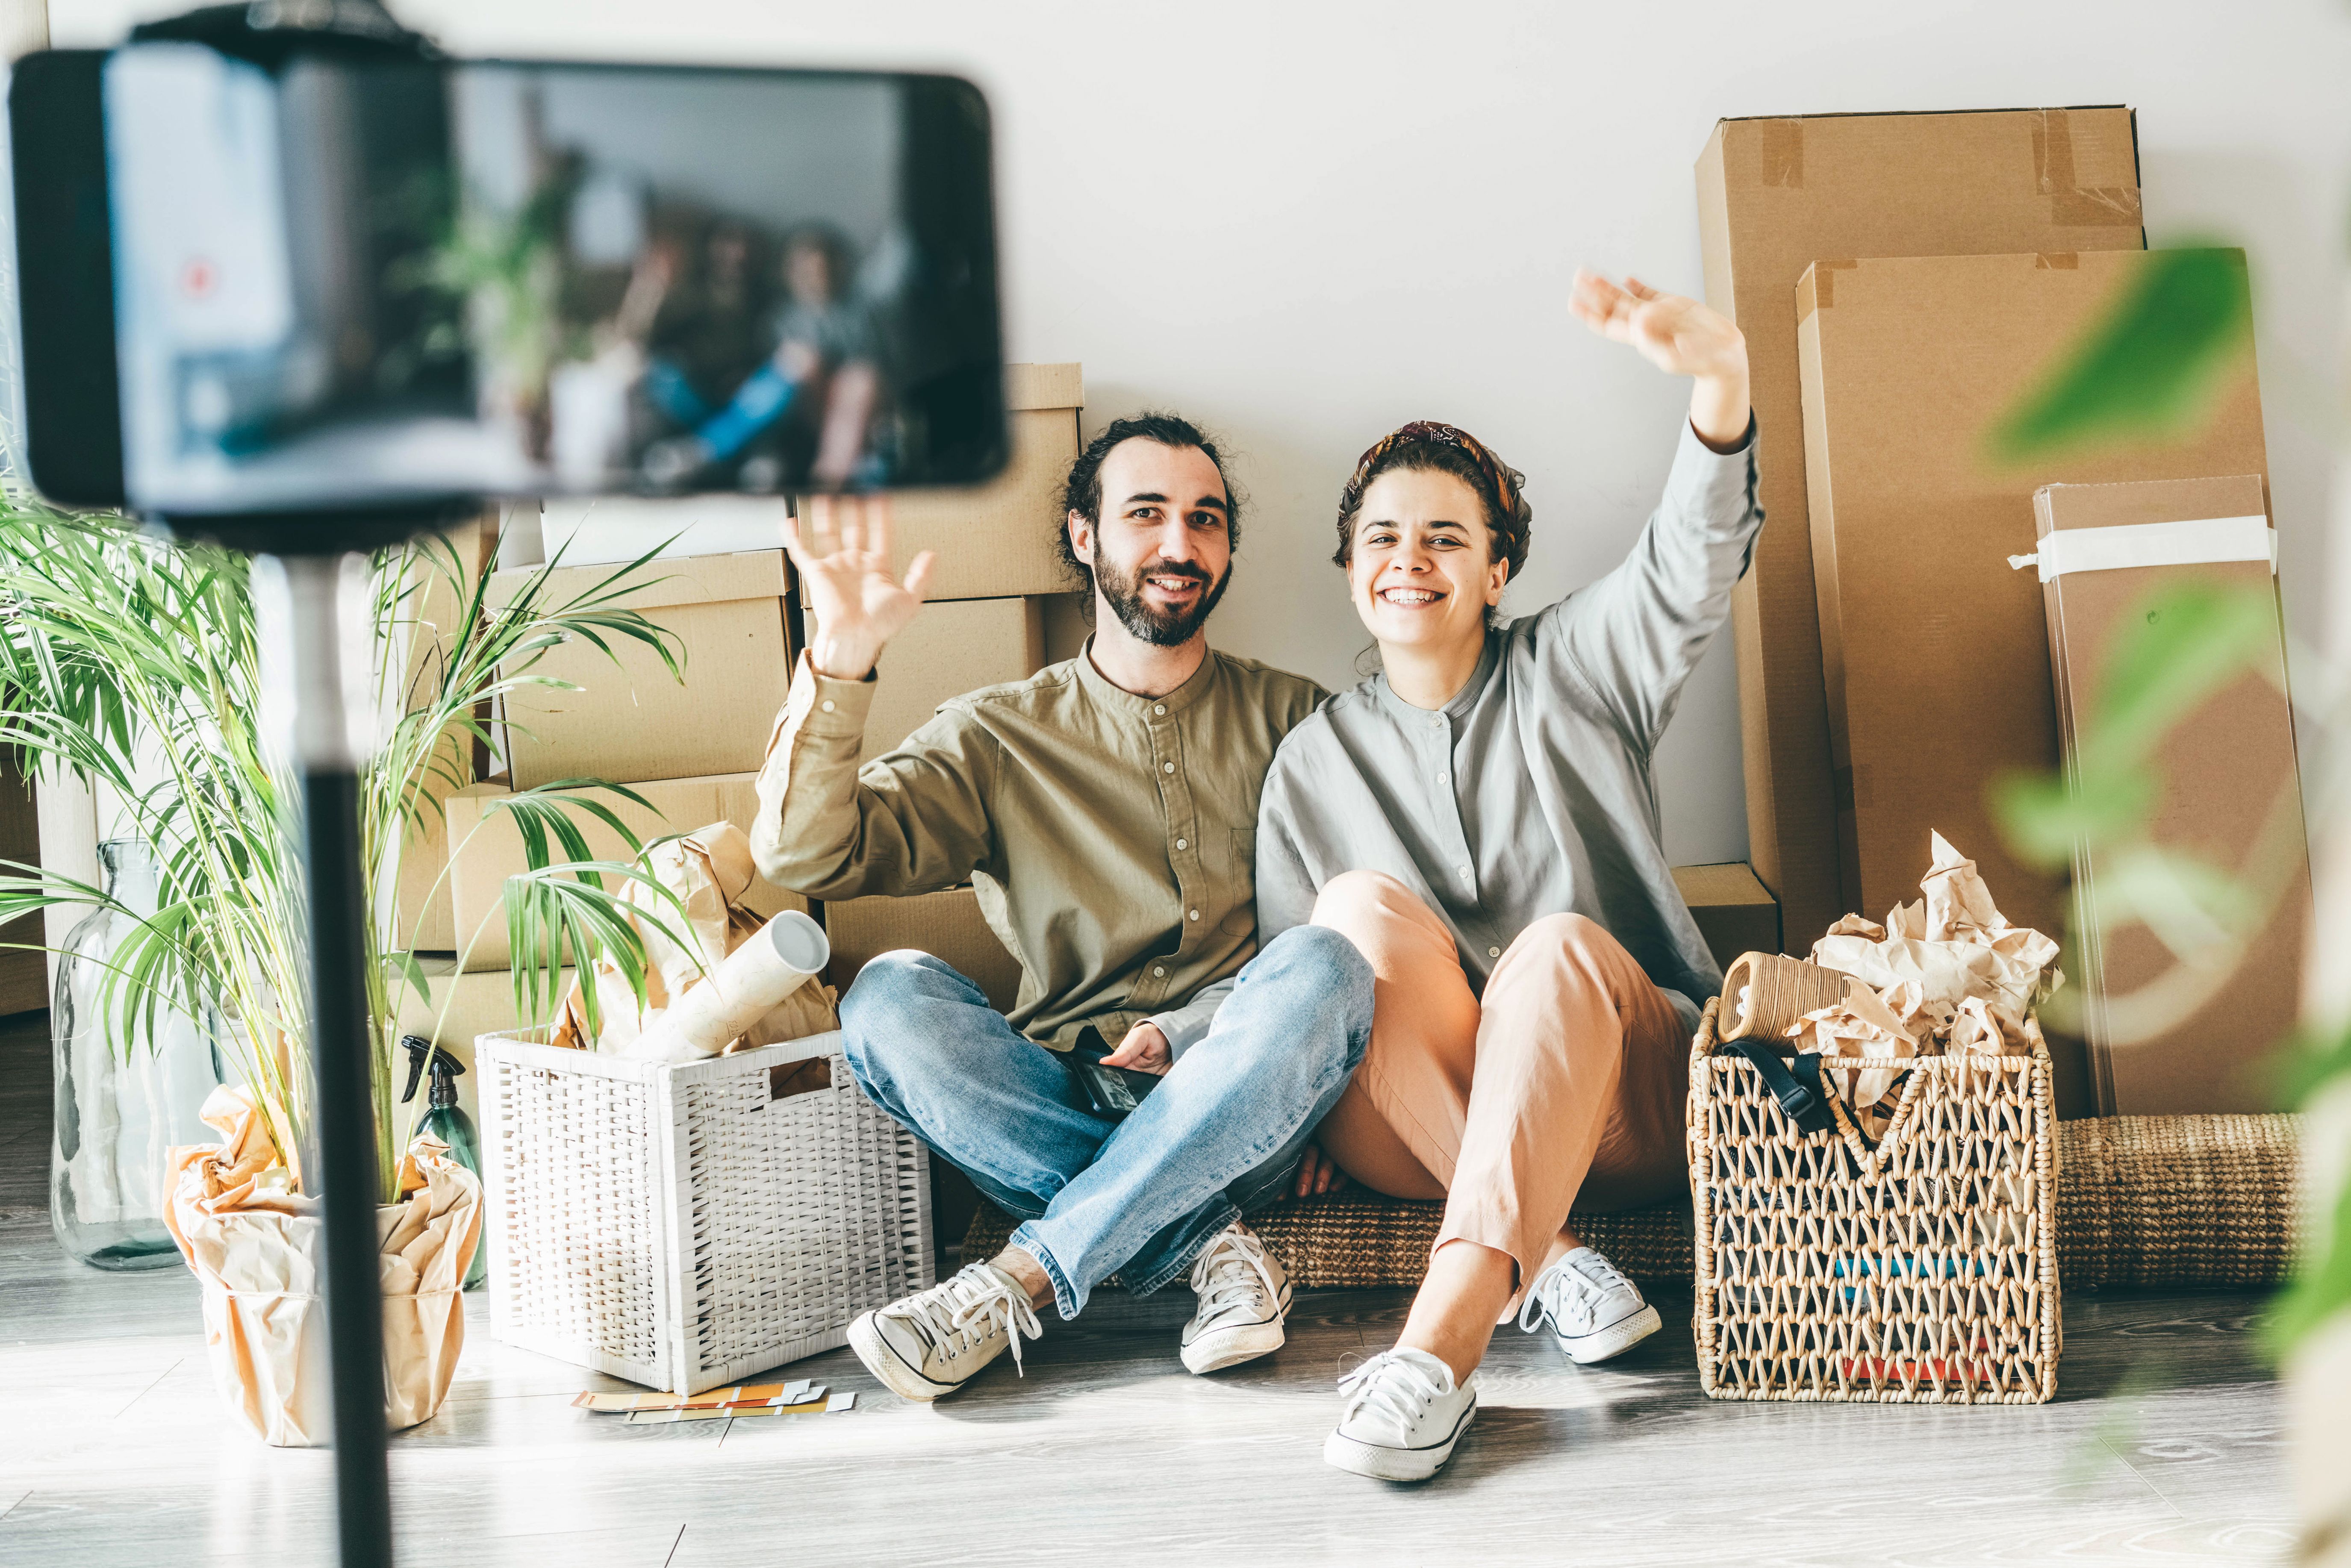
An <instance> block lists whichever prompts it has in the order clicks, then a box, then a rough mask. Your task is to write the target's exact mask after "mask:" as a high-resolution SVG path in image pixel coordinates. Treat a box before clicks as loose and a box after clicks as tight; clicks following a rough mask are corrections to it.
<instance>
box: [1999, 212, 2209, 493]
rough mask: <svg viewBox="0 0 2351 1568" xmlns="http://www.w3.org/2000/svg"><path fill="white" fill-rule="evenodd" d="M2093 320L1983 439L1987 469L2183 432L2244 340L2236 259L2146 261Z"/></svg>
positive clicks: (2173, 256) (2202, 255)
mask: <svg viewBox="0 0 2351 1568" xmlns="http://www.w3.org/2000/svg"><path fill="white" fill-rule="evenodd" d="M2252 326H2253V306H2252V291H2251V290H2250V288H2249V287H2247V284H2246V278H2245V257H2244V253H2243V252H2241V251H2237V250H2218V249H2194V250H2161V251H2154V252H2151V253H2149V255H2148V257H2147V263H2146V265H2145V266H2143V267H2139V268H2137V277H2135V278H2133V280H2132V281H2131V283H2130V285H2129V287H2127V288H2126V291H2125V292H2124V293H2123V294H2122V295H2121V296H2120V298H2117V299H2116V302H2115V304H2114V305H2113V307H2112V308H2110V309H2109V310H2108V311H2107V313H2106V315H2105V318H2104V319H2101V320H2100V321H2098V322H2097V323H2096V324H2095V325H2094V326H2093V327H2092V328H2091V329H2089V331H2088V332H2087V333H2085V335H2084V336H2083V337H2082V338H2080V339H2078V340H2076V341H2075V342H2074V344H2073V345H2072V346H2071V347H2070V348H2069V349H2068V350H2066V351H2065V352H2064V354H2063V355H2062V356H2061V357H2060V358H2059V359H2058V361H2056V363H2055V364H2054V366H2053V368H2052V370H2051V371H2050V372H2049V373H2048V374H2047V375H2046V376H2045V377H2044V378H2043V381H2042V382H2040V384H2039V385H2037V386H2035V387H2034V388H2033V389H2032V391H2031V392H2027V393H2026V394H2025V396H2024V397H2023V398H2022V400H2021V401H2020V402H2017V403H2016V404H2015V405H2014V406H2012V407H2011V409H2010V410H2009V412H2008V413H2007V414H2006V415H2005V416H2003V417H2002V418H2001V420H2000V421H1999V422H1998V423H1995V424H1994V425H1993V426H1992V427H1991V430H1990V431H1989V432H1988V433H1987V434H1986V437H1985V445H1986V447H1987V449H1988V451H1989V452H1990V454H1991V456H1992V458H1993V459H1994V460H1995V461H1998V462H2001V463H2004V464H2013V463H2022V462H2025V461H2027V460H2029V459H2032V458H2035V457H2043V456H2046V455H2049V454H2051V453H2053V452H2059V451H2063V450H2065V449H2067V448H2071V447H2075V446H2080V445H2085V444H2092V443H2096V442H2110V441H2147V440H2152V439H2158V438H2160V437H2162V436H2166V435H2170V434H2178V433H2179V432H2182V431H2186V430H2191V429H2193V428H2195V426H2197V425H2198V424H2199V423H2202V421H2203V420H2204V419H2205V418H2206V417H2207V415H2208V414H2209V413H2210V407H2211V403H2212V401H2213V399H2214V397H2215V396H2216V394H2217V393H2218V392H2220V389H2221V387H2222V385H2223V384H2224V382H2225V381H2226V372H2227V371H2229V370H2230V369H2231V366H2232V365H2233V364H2234V362H2235V361H2236V360H2237V357H2238V355H2239V353H2240V352H2241V350H2242V348H2243V347H2244V345H2245V343H2246V341H2247V340H2249V339H2250V338H2251V336H2252Z"/></svg>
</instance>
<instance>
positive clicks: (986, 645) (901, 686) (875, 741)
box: [762, 598, 1045, 757]
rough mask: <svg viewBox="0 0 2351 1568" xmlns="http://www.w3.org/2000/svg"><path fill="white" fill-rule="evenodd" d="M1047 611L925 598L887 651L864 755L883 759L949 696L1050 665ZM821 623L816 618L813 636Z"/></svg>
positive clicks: (1004, 602)
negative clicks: (1047, 661) (926, 601)
mask: <svg viewBox="0 0 2351 1568" xmlns="http://www.w3.org/2000/svg"><path fill="white" fill-rule="evenodd" d="M1044 609H1045V607H1044V601H1042V600H1040V599H1033V598H1030V599H962V600H955V601H950V602H947V603H945V604H925V605H924V606H923V608H922V609H921V610H920V611H919V612H916V614H915V616H914V620H912V621H910V622H907V623H906V628H905V630H904V631H903V632H899V633H898V634H897V635H896V636H895V637H893V638H891V639H890V643H889V646H887V647H885V648H883V650H882V659H881V662H880V664H878V665H876V670H877V672H878V675H879V679H878V682H877V684H876V685H875V688H874V692H873V706H872V708H871V709H870V710H869V711H868V713H867V716H866V719H865V742H864V746H863V748H862V751H861V753H860V755H861V756H864V757H879V756H881V755H882V754H883V752H885V751H888V750H890V749H892V748H893V747H896V746H897V745H898V743H899V742H901V741H903V740H904V739H905V738H906V737H908V736H910V735H912V734H914V731H916V730H918V729H920V728H922V727H923V726H924V725H925V724H927V723H929V722H930V719H931V716H932V715H933V714H935V713H936V712H937V711H938V710H939V705H940V704H942V703H944V702H946V700H947V699H948V698H949V697H958V696H961V695H964V694H965V693H966V692H976V691H977V690H979V689H980V688H981V687H982V686H993V685H1001V684H1003V683H1005V682H1007V681H1021V680H1026V679H1028V678H1029V676H1030V675H1033V674H1036V673H1037V672H1038V671H1039V670H1041V669H1043V668H1044V667H1045V621H1044ZM817 627H818V622H816V621H815V620H814V619H813V618H811V619H810V622H809V637H810V640H811V641H813V640H814V638H815V637H816V635H817ZM762 738H763V739H764V738H765V737H762Z"/></svg>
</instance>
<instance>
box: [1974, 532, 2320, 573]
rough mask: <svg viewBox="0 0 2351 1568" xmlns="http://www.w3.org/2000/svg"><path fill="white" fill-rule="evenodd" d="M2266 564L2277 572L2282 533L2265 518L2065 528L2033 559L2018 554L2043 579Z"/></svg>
mask: <svg viewBox="0 0 2351 1568" xmlns="http://www.w3.org/2000/svg"><path fill="white" fill-rule="evenodd" d="M2222 560H2265V561H2267V562H2269V566H2270V570H2271V571H2272V572H2275V571H2276V570H2277V530H2276V529H2275V528H2271V527H2270V520H2269V519H2268V518H2267V517H2198V518H2195V519H2193V520H2191V521H2189V522H2184V523H2132V524H2128V525H2126V526H2124V527H2121V528H2059V529H2057V530H2056V531H2054V532H2053V533H2051V534H2049V535H2047V536H2046V537H2044V538H2043V539H2042V541H2041V549H2040V551H2039V552H2038V553H2037V554H2033V555H2012V556H2010V557H2009V558H2008V564H2009V565H2010V566H2011V567H2013V568H2014V569H2015V570H2019V571H2022V570H2024V569H2025V568H2026V567H2028V566H2030V567H2037V568H2038V569H2039V570H2040V573H2041V580H2042V581H2043V582H2051V581H2054V580H2056V579H2058V578H2061V577H2064V575H2065V574H2066V573H2068V572H2074V571H2113V570H2117V569H2119V568H2122V567H2132V566H2201V565H2204V564H2206V563H2207V562H2210V561H2222Z"/></svg>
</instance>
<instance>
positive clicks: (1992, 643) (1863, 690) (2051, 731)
mask: <svg viewBox="0 0 2351 1568" xmlns="http://www.w3.org/2000/svg"><path fill="white" fill-rule="evenodd" d="M2149 259H2150V258H2149V257H2148V256H2147V254H2146V253H2144V252H2132V251H2109V252H2104V253H2099V252H2084V253H2082V254H2081V255H2079V256H2073V255H2039V256H1942V257H1927V258H1914V259H1907V260H1878V261H1855V262H1838V263H1835V264H1834V265H1832V264H1829V263H1823V264H1821V265H1820V266H1818V267H1813V268H1810V269H1807V271H1806V272H1805V274H1804V277H1803V278H1802V281H1801V283H1800V285H1799V287H1798V290H1797V295H1798V302H1797V312H1798V316H1799V318H1800V323H1801V324H1800V326H1799V329H1798V337H1799V342H1800V349H1801V357H1802V383H1803V405H1804V449H1805V474H1806V476H1807V481H1808V486H1809V490H1810V503H1811V505H1810V517H1811V522H1812V532H1813V559H1814V562H1815V565H1816V568H1817V573H1816V578H1817V585H1818V594H1817V607H1818V615H1819V626H1820V639H1821V647H1822V653H1823V664H1824V669H1825V674H1826V677H1827V707H1828V713H1829V727H1830V741H1831V747H1832V754H1833V762H1834V768H1835V774H1836V779H1837V788H1838V792H1839V795H1840V797H1841V803H1842V805H1843V806H1844V810H1841V812H1840V814H1839V819H1838V822H1839V839H1840V845H1839V847H1840V851H1841V853H1842V857H1843V861H1844V878H1845V882H1846V886H1847V890H1848V891H1849V892H1850V893H1851V894H1853V899H1854V904H1855V908H1856V909H1858V910H1860V911H1861V912H1863V913H1865V914H1868V915H1872V916H1873V917H1876V916H1879V915H1883V914H1884V913H1885V911H1886V910H1887V909H1888V908H1890V907H1892V906H1893V904H1895V903H1896V902H1897V901H1900V900H1906V899H1909V898H1915V897H1916V896H1917V883H1918V879H1919V877H1920V876H1921V875H1922V874H1923V873H1925V872H1926V870H1927V866H1928V832H1929V831H1930V830H1939V831H1941V832H1942V834H1943V836H1944V837H1945V838H1947V839H1949V840H1950V841H1951V842H1952V843H1953V844H1955V845H1957V846H1958V847H1959V850H1960V851H1961V852H1963V853H1966V854H1968V855H1970V856H1972V857H1974V859H1975V860H1976V862H1978V864H1979V865H1980V867H1981V868H1982V871H1983V875H1984V879H1985V881H1986V882H1987V883H1989V884H1990V886H1991V892H1992V896H1993V897H1994V898H1995V899H1997V900H1998V901H1999V904H2000V907H2001V911H2002V912H2003V913H2005V914H2006V915H2008V916H2009V917H2010V918H2011V919H2012V920H2015V921H2018V922H2020V923H2022V924H2023V925H2032V926H2036V927H2038V928H2039V929H2041V930H2043V931H2047V932H2051V933H2055V932H2057V931H2058V930H2060V929H2061V927H2062V925H2063V922H2064V915H2065V900H2064V889H2063V887H2062V885H2061V883H2060V882H2059V879H2056V878H2053V877H2050V876H2046V875H2043V873H2039V872H2036V871H2032V870H2031V869H2029V868H2027V867H2026V866H2024V865H2022V863H2020V862H2017V861H2016V860H2014V859H2012V858H2011V856H2010V854H2009V852H2008V850H2007V847H2006V846H2005V844H2004V843H2003V842H2002V841H2001V834H2000V831H1999V829H1998V827H1997V826H1996V825H1995V823H1994V822H1993V820H1992V817H1991V810H1990V807H1989V806H1988V805H1987V803H1986V800H1985V789H1986V787H1987V786H1988V785H1989V784H1991V781H1992V780H1993V779H1996V778H1998V777H1999V776H2000V775H2001V773H2003V772H2004V771H2007V770H2009V769H2011V768H2039V769H2051V768H2055V767H2056V766H2057V765H2058V747H2057V712H2056V704H2055V700H2054V695H2053V688H2052V685H2051V674H2050V664H2049V637H2048V630H2047V625H2046V622H2045V617H2044V614H2043V607H2042V595H2041V589H2040V585H2039V583H2038V582H2037V581H2035V580H2034V578H2033V575H2032V573H2031V572H2020V571H2017V570H2012V569H2011V567H2010V566H2009V561H2008V558H2009V557H2011V556H2012V555H2029V554H2032V552H2033V548H2034V546H2033V539H2034V530H2033V519H2032V514H2033V503H2032V495H2033V492H2034V491H2035V490H2037V489H2039V488H2040V487H2041V486H2043V485H2048V484H2061V483H2062V484H2102V483H2109V482H2113V481H2117V480H2137V479H2164V478H2192V477H2199V476H2206V475H2211V474H2254V475H2259V474H2262V473H2263V472H2265V470H2266V463H2265V460H2264V455H2263V448H2262V411H2261V399H2260V393H2259V391H2258V389H2257V388H2256V386H2255V384H2254V376H2253V351H2252V344H2251V342H2250V341H2249V342H2247V343H2245V344H2244V345H2243V347H2242V348H2241V350H2240V351H2239V352H2238V355H2237V358H2236V360H2235V361H2234V362H2233V363H2232V364H2231V365H2230V366H2228V367H2226V369H2225V371H2224V372H2223V384H2224V387H2225V391H2224V392H2223V395H2222V397H2221V400H2220V404H2219V406H2218V409H2217V412H2216V413H2215V414H2214V416H2213V418H2212V420H2211V421H2210V423H2209V424H2207V425H2205V426H2204V427H2203V428H2202V429H2200V430H2199V431H2197V432H2196V433H2194V434H2191V435H2189V436H2187V437H2184V438H2182V439H2179V440H2176V441H2167V442H2159V443H2141V444H2132V445H2128V446H2119V447H2117V446H2107V447H2104V448H2099V449H2095V450H2089V451H2085V452H2080V453H2076V454H2072V455H2064V456H2060V457H2057V458H2053V459H2045V460H2041V461H2036V462H2033V463H2031V464H2028V465H2022V466H2017V467H2010V468H2002V467H1996V466H1994V465H1992V463H1991V459H1990V458H1989V457H1988V456H1987V455H1985V449H1984V439H1985V432H1986V430H1987V428H1988V427H1990V426H1991V424H1993V423H1994V422H1995V421H1997V420H1998V419H1999V417H2000V416H2001V414H2002V413H2004V412H2005V411H2006V410H2007V409H2008V408H2009V407H2010V406H2011V404H2012V403H2013V402H2016V401H2017V400H2018V399H2019V398H2020V397H2021V396H2022V395H2023V394H2024V393H2026V392H2029V391H2031V390H2032V388H2033V387H2034V386H2035V385H2037V384H2038V383H2039V382H2040V381H2041V380H2042V378H2043V376H2044V375H2045V374H2046V373H2047V371H2048V370H2049V368H2050V367H2051V365H2052V364H2053V362H2054V361H2057V360H2059V359H2060V358H2061V357H2063V356H2064V355H2066V354H2067V353H2069V352H2070V350H2071V348H2072V345H2073V344H2074V341H2075V340H2077V339H2078V337H2079V336H2080V335H2081V334H2082V333H2083V332H2084V331H2085V329H2088V328H2089V327H2090V326H2091V325H2092V324H2093V323H2094V322H2095V321H2096V320H2097V319H2101V318H2102V317H2103V315H2104V313H2105V311H2106V310H2107V309H2108V308H2109V307H2110V306H2111V305H2112V303H2113V302H2114V301H2115V299H2116V297H2117V295H2118V293H2120V292H2121V291H2122V290H2123V289H2125V288H2126V287H2127V286H2128V285H2129V284H2130V283H2131V282H2132V280H2133V279H2135V278H2137V277H2140V276H2142V275H2143V272H2144V269H2145V268H2146V267H2147V265H2148V263H2149Z"/></svg>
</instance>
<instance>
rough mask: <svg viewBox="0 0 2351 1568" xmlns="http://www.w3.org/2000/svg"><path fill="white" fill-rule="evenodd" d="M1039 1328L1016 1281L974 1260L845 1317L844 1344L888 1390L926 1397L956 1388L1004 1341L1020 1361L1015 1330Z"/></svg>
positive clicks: (1003, 1346) (1035, 1330)
mask: <svg viewBox="0 0 2351 1568" xmlns="http://www.w3.org/2000/svg"><path fill="white" fill-rule="evenodd" d="M1043 1332H1044V1331H1043V1329H1042V1328H1040V1326H1039V1325H1038V1322H1037V1312H1036V1309H1035V1308H1034V1307H1032V1306H1030V1305H1029V1292H1028V1291H1026V1290H1025V1289H1023V1288H1022V1286H1021V1284H1020V1281H1018V1280H1015V1279H1014V1278H1013V1277H1012V1276H1011V1275H1009V1274H1008V1273H1006V1272H1005V1271H1004V1270H1001V1269H998V1268H997V1267H996V1266H995V1265H994V1264H991V1263H973V1264H969V1265H967V1267H966V1268H965V1269H964V1270H963V1271H962V1272H961V1273H958V1274H957V1275H956V1277H955V1278H954V1279H952V1280H948V1281H946V1282H944V1283H942V1284H937V1285H934V1286H932V1287H931V1288H930V1289H929V1290H927V1291H920V1292H918V1293H917V1294H914V1295H912V1296H908V1297H906V1298H904V1300H902V1301H893V1302H891V1303H890V1304H889V1305H888V1306H886V1307H883V1308H881V1309H880V1310H878V1311H875V1312H863V1313H861V1314H859V1316H858V1318H857V1320H856V1321H855V1322H852V1323H851V1324H850V1325H849V1348H850V1349H852V1350H853V1351H855V1352H856V1353H857V1359H858V1360H860V1361H862V1362H863V1363H864V1364H865V1370H866V1371H868V1372H870V1373H872V1375H874V1376H876V1377H878V1378H880V1379H881V1380H882V1381H883V1383H884V1384H886V1385H889V1388H890V1392H892V1393H893V1394H895V1395H896V1396H898V1397H899V1398H901V1399H914V1400H918V1401H921V1402H923V1403H925V1404H927V1403H929V1402H930V1401H931V1400H934V1399H936V1398H937V1397H938V1396H940V1395H942V1394H952V1393H954V1392H955V1391H956V1389H958V1388H961V1387H962V1386H963V1385H965V1384H967V1383H968V1382H970V1381H971V1379H972V1378H973V1376H974V1375H977V1373H978V1372H979V1371H980V1369H981V1368H983V1367H985V1366H986V1365H987V1364H988V1363H989V1362H991V1361H994V1360H995V1359H996V1358H997V1357H998V1356H999V1355H1001V1354H1004V1352H1005V1351H1006V1349H1008V1348H1009V1349H1010V1350H1011V1352H1012V1364H1013V1365H1014V1366H1015V1367H1019V1365H1020V1336H1021V1335H1022V1334H1026V1335H1028V1336H1029V1338H1030V1339H1035V1338H1036V1337H1037V1336H1038V1335H1039V1334H1040V1333H1043ZM1022 1375H1024V1376H1025V1375H1027V1374H1026V1371H1025V1369H1023V1373H1022Z"/></svg>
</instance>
